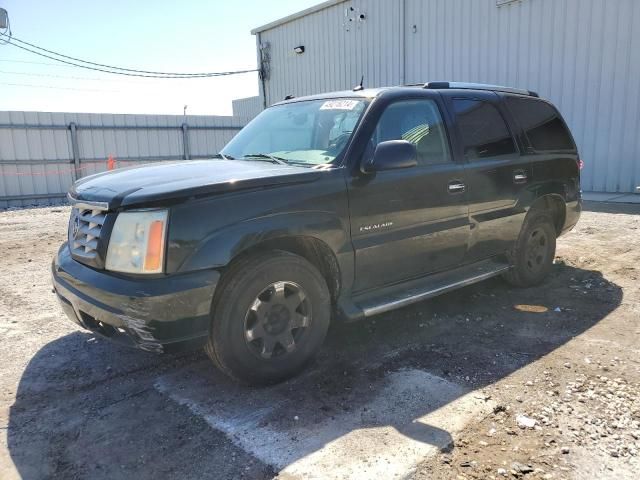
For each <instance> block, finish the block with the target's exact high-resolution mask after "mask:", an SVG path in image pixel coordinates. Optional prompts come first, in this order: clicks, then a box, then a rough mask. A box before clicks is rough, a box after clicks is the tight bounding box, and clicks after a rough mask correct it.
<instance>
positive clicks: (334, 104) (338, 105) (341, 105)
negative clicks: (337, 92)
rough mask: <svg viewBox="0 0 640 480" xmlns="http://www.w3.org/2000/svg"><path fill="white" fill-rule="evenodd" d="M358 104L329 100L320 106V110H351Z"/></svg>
mask: <svg viewBox="0 0 640 480" xmlns="http://www.w3.org/2000/svg"><path fill="white" fill-rule="evenodd" d="M359 103H360V102H359V101H358V100H329V101H327V102H324V103H323V104H322V106H321V107H320V110H353V109H354V108H356V106H357V105H358V104H359Z"/></svg>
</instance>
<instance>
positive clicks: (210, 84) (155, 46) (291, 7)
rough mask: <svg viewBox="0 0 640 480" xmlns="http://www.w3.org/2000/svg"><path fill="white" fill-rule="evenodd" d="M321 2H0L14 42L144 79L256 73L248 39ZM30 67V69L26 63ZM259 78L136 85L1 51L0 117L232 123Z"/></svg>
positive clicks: (2, 47) (14, 51)
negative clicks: (184, 118)
mask: <svg viewBox="0 0 640 480" xmlns="http://www.w3.org/2000/svg"><path fill="white" fill-rule="evenodd" d="M320 1H321V0H241V1H238V0H236V1H232V0H209V1H205V0H183V1H182V2H176V1H175V0H173V1H167V0H136V1H124V0H64V1H62V0H0V7H1V8H4V9H6V10H7V12H8V14H9V20H10V23H11V31H12V33H13V35H14V36H15V37H16V38H18V39H20V40H23V41H27V42H29V43H33V44H35V45H38V46H40V47H44V48H47V49H49V50H53V51H56V52H60V53H63V54H65V55H69V56H72V57H77V58H81V59H84V60H90V61H93V62H96V63H103V64H108V65H115V66H119V67H125V68H135V69H141V70H149V71H171V72H185V73H189V72H218V71H230V70H247V69H254V68H257V57H256V40H255V36H253V35H251V33H250V31H251V29H253V28H256V27H258V26H260V25H263V24H265V23H269V22H271V21H273V20H277V19H279V18H281V17H284V16H287V15H289V14H291V13H294V12H297V11H300V10H304V9H305V8H308V7H310V6H312V5H315V4H317V3H320ZM31 62H37V63H31ZM254 95H258V76H257V73H247V74H243V75H238V76H232V77H222V78H204V79H190V80H183V79H178V80H169V79H137V78H129V77H124V76H118V75H110V74H105V73H100V72H95V71H91V70H84V69H81V68H75V67H69V66H63V65H60V64H57V63H56V62H55V61H52V60H48V59H45V58H42V57H39V56H36V55H33V54H31V53H29V52H25V51H22V50H20V49H18V48H16V47H13V46H12V45H3V44H2V43H0V111H3V110H26V111H45V112H91V113H137V114H143V113H147V114H180V115H181V114H182V113H183V107H184V105H188V108H187V113H188V114H190V115H231V113H232V110H231V100H232V99H235V98H243V97H250V96H254Z"/></svg>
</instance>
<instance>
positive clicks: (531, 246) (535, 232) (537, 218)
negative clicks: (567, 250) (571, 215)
mask: <svg viewBox="0 0 640 480" xmlns="http://www.w3.org/2000/svg"><path fill="white" fill-rule="evenodd" d="M556 237H557V235H556V230H555V227H554V222H553V217H552V216H551V215H550V214H549V213H548V212H546V211H544V210H540V211H536V210H534V211H532V212H530V213H529V215H528V216H527V218H526V219H525V222H524V225H523V226H522V230H521V232H520V237H519V238H518V241H517V243H516V246H515V247H514V249H513V252H512V255H511V261H512V268H511V270H509V272H507V273H506V274H505V278H506V280H507V281H508V282H509V283H511V284H513V285H515V286H518V287H531V286H534V285H538V284H540V283H541V282H542V281H544V279H545V278H546V277H547V275H548V274H549V272H550V271H551V268H552V266H553V259H554V257H555V254H556Z"/></svg>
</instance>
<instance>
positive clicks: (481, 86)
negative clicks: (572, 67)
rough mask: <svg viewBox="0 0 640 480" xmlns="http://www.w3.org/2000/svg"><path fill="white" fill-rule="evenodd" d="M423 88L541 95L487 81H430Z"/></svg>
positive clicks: (531, 95)
mask: <svg viewBox="0 0 640 480" xmlns="http://www.w3.org/2000/svg"><path fill="white" fill-rule="evenodd" d="M422 88H429V89H434V90H435V89H449V88H455V89H460V90H490V91H492V92H504V93H516V94H518V95H527V96H529V97H539V95H538V94H537V93H536V92H532V91H531V90H524V89H521V88H512V87H502V86H500V85H488V84H485V83H466V82H428V83H425V84H424V85H423V87H422Z"/></svg>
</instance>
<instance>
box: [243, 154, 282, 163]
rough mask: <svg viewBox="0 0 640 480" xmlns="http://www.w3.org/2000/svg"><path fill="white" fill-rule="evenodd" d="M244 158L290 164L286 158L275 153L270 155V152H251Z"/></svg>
mask: <svg viewBox="0 0 640 480" xmlns="http://www.w3.org/2000/svg"><path fill="white" fill-rule="evenodd" d="M242 158H249V159H257V160H266V161H269V162H273V163H277V164H278V165H288V162H287V161H286V160H285V159H284V158H280V157H275V156H273V155H269V154H268V153H251V154H249V155H245V156H244V157H242Z"/></svg>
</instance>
